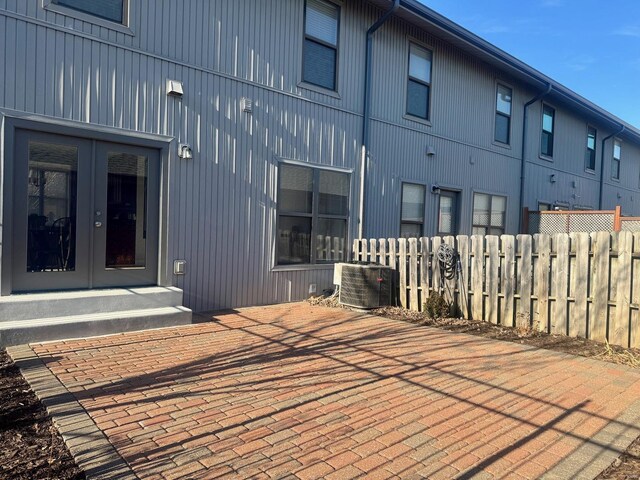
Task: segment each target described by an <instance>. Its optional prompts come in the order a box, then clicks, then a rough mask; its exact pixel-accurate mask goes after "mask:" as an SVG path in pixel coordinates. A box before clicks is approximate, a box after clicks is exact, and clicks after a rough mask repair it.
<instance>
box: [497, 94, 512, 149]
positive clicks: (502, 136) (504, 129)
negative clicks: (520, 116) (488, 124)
mask: <svg viewBox="0 0 640 480" xmlns="http://www.w3.org/2000/svg"><path fill="white" fill-rule="evenodd" d="M494 138H495V141H496V142H500V143H504V144H507V145H508V144H509V143H510V142H511V89H510V88H508V87H505V86H504V85H498V92H497V95H496V121H495V134H494Z"/></svg>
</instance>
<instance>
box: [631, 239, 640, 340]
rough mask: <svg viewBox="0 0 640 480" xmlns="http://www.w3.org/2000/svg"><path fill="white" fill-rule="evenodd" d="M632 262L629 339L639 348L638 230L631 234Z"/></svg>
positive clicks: (639, 266) (639, 286)
mask: <svg viewBox="0 0 640 480" xmlns="http://www.w3.org/2000/svg"><path fill="white" fill-rule="evenodd" d="M632 251H633V259H632V261H633V264H632V272H631V281H632V282H633V285H632V292H633V296H632V297H631V301H632V302H633V304H634V309H633V311H632V313H631V332H630V335H629V336H630V339H631V345H630V347H632V348H640V232H636V233H634V234H633V250H632Z"/></svg>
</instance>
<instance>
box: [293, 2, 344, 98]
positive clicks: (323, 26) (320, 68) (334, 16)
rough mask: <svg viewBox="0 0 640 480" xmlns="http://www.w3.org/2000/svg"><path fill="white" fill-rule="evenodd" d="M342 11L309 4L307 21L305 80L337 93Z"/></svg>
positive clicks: (303, 63) (321, 4) (306, 10)
mask: <svg viewBox="0 0 640 480" xmlns="http://www.w3.org/2000/svg"><path fill="white" fill-rule="evenodd" d="M339 18H340V7H338V6H337V5H335V4H333V3H330V2H325V1H323V0H307V3H306V8H305V21H304V45H303V60H302V80H303V81H304V82H306V83H310V84H312V85H316V86H318V87H322V88H326V89H327V90H336V82H337V71H338V31H339Z"/></svg>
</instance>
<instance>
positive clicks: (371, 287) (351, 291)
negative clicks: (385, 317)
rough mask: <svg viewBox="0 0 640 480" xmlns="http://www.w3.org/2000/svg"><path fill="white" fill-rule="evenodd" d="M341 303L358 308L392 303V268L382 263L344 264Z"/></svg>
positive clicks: (341, 281)
mask: <svg viewBox="0 0 640 480" xmlns="http://www.w3.org/2000/svg"><path fill="white" fill-rule="evenodd" d="M341 267H342V275H341V278H340V303H341V304H343V305H348V306H350V307H356V308H379V307H384V306H387V305H390V304H391V299H392V292H393V290H392V270H391V269H390V268H389V267H384V266H382V265H375V264H372V265H358V264H347V263H345V264H342V265H341Z"/></svg>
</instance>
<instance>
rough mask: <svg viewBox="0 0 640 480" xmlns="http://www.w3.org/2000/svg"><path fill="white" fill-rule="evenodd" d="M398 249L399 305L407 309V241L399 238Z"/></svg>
mask: <svg viewBox="0 0 640 480" xmlns="http://www.w3.org/2000/svg"><path fill="white" fill-rule="evenodd" d="M398 247H399V251H400V258H399V259H398V263H399V265H398V274H399V275H400V305H401V306H402V308H408V306H409V305H407V239H406V238H399V239H398Z"/></svg>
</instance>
